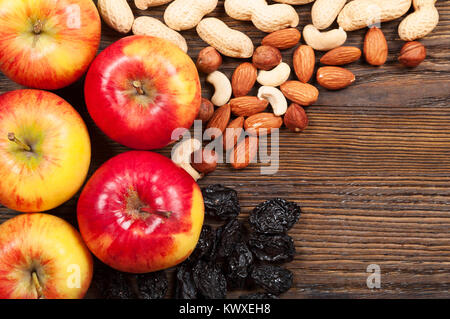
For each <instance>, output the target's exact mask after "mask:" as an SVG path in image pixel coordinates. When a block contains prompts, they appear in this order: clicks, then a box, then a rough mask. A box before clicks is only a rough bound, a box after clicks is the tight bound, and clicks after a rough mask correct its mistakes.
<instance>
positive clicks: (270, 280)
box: [250, 265, 293, 296]
mask: <svg viewBox="0 0 450 319" xmlns="http://www.w3.org/2000/svg"><path fill="white" fill-rule="evenodd" d="M250 277H251V279H252V280H253V282H254V283H255V284H256V285H258V286H259V287H261V288H263V289H264V290H265V291H267V292H268V293H271V294H274V295H277V296H278V295H280V294H282V293H283V292H286V291H288V290H289V288H291V287H292V283H293V275H292V272H291V271H290V270H288V269H286V268H283V267H280V266H275V265H258V266H255V267H254V268H253V270H252V272H251V274H250Z"/></svg>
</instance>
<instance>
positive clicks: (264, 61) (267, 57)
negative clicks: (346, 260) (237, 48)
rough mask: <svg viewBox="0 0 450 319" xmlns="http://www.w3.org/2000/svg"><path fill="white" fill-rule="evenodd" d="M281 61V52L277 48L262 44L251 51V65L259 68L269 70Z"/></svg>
mask: <svg viewBox="0 0 450 319" xmlns="http://www.w3.org/2000/svg"><path fill="white" fill-rule="evenodd" d="M280 63H281V52H280V50H278V49H277V48H274V47H271V46H268V45H262V46H260V47H257V48H256V50H255V52H254V53H253V65H254V66H256V67H257V68H258V69H260V70H265V71H269V70H272V69H273V68H274V67H276V66H277V65H278V64H280Z"/></svg>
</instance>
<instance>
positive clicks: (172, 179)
mask: <svg viewBox="0 0 450 319" xmlns="http://www.w3.org/2000/svg"><path fill="white" fill-rule="evenodd" d="M132 194H133V195H137V196H130V195H132ZM136 198H139V200H138V201H136ZM142 207H149V208H150V210H151V211H159V212H171V214H170V216H169V217H163V216H161V215H159V214H155V213H143V214H139V208H142ZM77 215H78V225H79V228H80V232H81V235H82V237H83V239H84V241H85V242H86V244H87V246H88V247H89V249H90V250H91V252H92V253H93V254H94V255H95V256H97V258H99V259H100V260H101V261H103V262H104V263H105V264H107V265H109V266H111V267H112V268H115V269H117V270H120V271H124V272H130V273H146V272H152V271H157V270H161V269H166V268H169V267H172V266H175V265H177V264H178V263H180V262H182V261H183V260H185V259H186V258H187V257H189V255H190V254H191V252H192V251H193V250H194V248H195V246H196V245H197V241H198V238H199V236H200V231H201V228H202V225H203V218H204V205H203V197H202V194H201V191H200V188H199V187H198V185H197V183H195V181H194V180H193V179H192V177H191V176H190V175H189V174H187V173H186V172H185V171H184V170H183V169H181V168H179V167H177V166H176V165H175V164H174V163H173V162H172V161H171V160H170V159H168V158H166V157H164V156H162V155H159V154H157V153H153V152H144V151H131V152H127V153H123V154H120V155H118V156H116V157H114V158H112V159H110V160H109V161H108V162H106V163H105V164H103V165H102V166H101V167H100V168H99V169H98V170H97V171H96V172H95V173H94V175H93V176H92V177H91V179H90V180H89V182H88V183H87V184H86V186H85V188H84V190H83V192H82V193H81V196H80V199H79V201H78V208H77Z"/></svg>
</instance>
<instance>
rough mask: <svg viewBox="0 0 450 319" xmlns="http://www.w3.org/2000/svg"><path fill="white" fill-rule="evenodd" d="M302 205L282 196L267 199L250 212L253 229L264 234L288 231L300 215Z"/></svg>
mask: <svg viewBox="0 0 450 319" xmlns="http://www.w3.org/2000/svg"><path fill="white" fill-rule="evenodd" d="M300 213H301V210H300V207H298V205H297V204H296V203H293V202H289V201H287V200H284V199H281V198H275V199H271V200H268V201H265V202H263V203H261V204H259V205H258V206H256V207H255V208H254V209H253V211H252V212H251V213H250V218H249V222H250V225H251V227H252V229H253V230H254V231H256V232H258V233H262V234H282V233H286V232H287V231H288V230H289V229H291V228H292V226H294V224H295V223H296V222H297V221H298V219H299V217H300Z"/></svg>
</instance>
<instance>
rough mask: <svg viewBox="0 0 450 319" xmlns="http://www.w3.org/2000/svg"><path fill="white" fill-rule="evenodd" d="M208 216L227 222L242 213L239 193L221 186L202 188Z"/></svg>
mask: <svg viewBox="0 0 450 319" xmlns="http://www.w3.org/2000/svg"><path fill="white" fill-rule="evenodd" d="M202 195H203V201H204V203H205V213H206V215H209V216H213V217H217V218H220V219H222V220H227V219H230V218H234V217H236V216H238V215H239V213H240V212H241V206H240V205H239V199H238V196H237V192H236V191H235V190H234V189H232V188H228V187H224V186H222V185H220V184H216V185H209V186H207V187H205V188H202Z"/></svg>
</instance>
